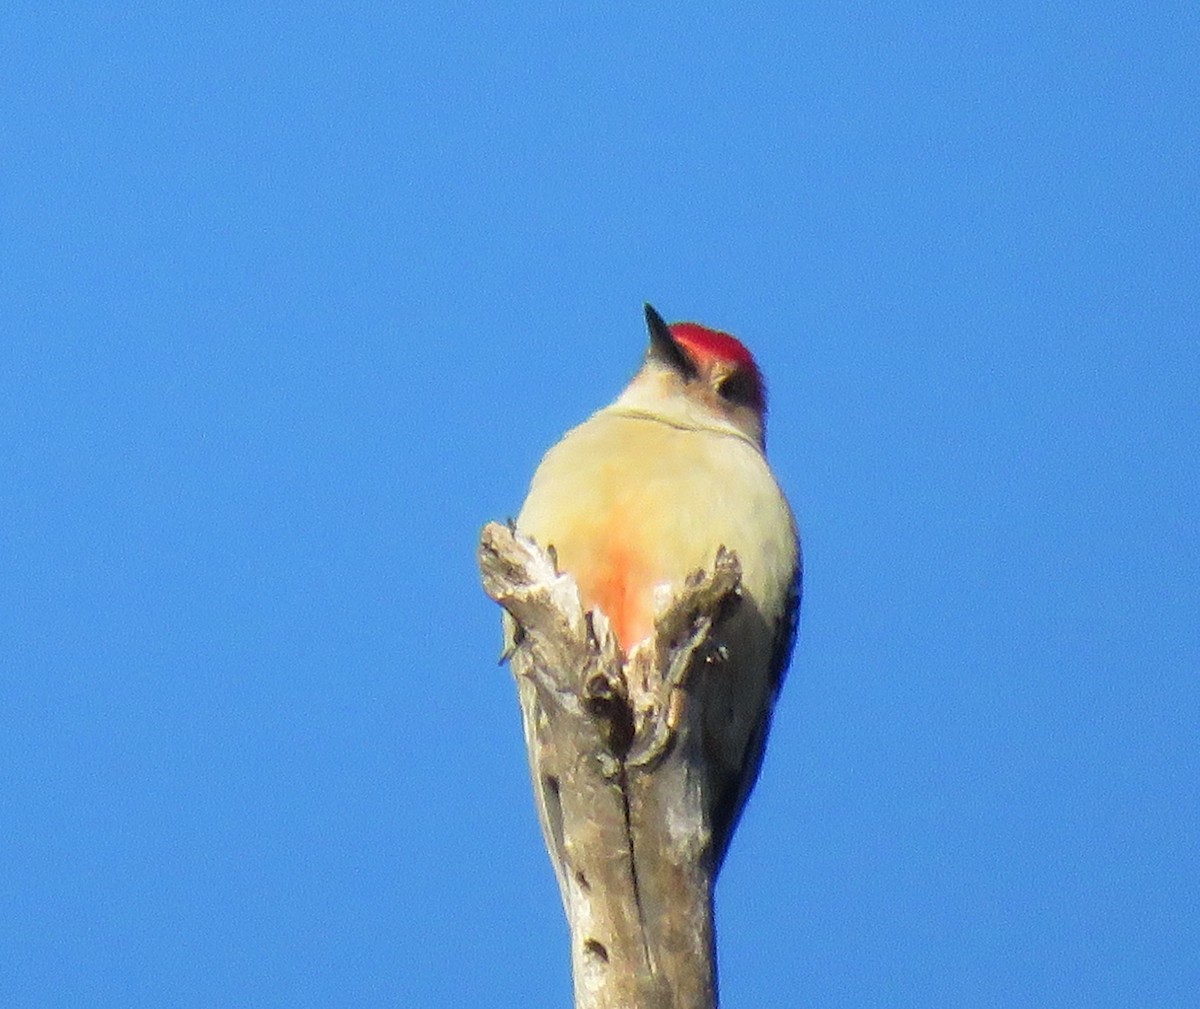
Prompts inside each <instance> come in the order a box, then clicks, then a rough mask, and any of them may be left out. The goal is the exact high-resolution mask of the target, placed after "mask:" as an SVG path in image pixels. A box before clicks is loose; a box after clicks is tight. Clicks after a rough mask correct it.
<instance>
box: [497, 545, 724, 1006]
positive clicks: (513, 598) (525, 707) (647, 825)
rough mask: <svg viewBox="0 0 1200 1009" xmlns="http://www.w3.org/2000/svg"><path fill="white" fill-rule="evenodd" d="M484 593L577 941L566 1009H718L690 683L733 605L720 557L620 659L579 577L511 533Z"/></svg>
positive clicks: (708, 859)
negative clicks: (498, 610)
mask: <svg viewBox="0 0 1200 1009" xmlns="http://www.w3.org/2000/svg"><path fill="white" fill-rule="evenodd" d="M479 563H480V568H481V571H482V573H483V584H484V589H485V590H486V592H487V593H488V595H490V596H491V597H492V598H493V599H495V600H496V601H497V602H498V603H500V604H501V605H502V606H503V607H504V609H505V610H506V611H507V613H508V616H509V618H510V619H509V620H508V621H507V627H508V632H509V644H508V648H507V650H506V657H507V658H509V660H510V661H511V664H512V669H513V673H514V675H515V677H516V680H517V686H518V692H519V696H520V700H521V710H522V714H523V717H524V722H525V734H526V746H527V749H528V753H529V764H530V770H531V773H532V777H533V785H534V794H535V797H536V799H537V804H538V812H539V817H540V819H541V823H542V830H543V833H544V835H545V838H546V847H547V849H548V851H549V853H550V857H551V860H552V862H553V863H554V869H555V873H556V874H557V876H558V884H559V889H560V891H561V893H562V900H563V907H564V909H565V911H566V916H567V922H568V925H569V927H570V932H571V966H572V972H573V976H574V983H575V1006H576V1009H715V1006H716V1004H717V985H716V968H715V957H714V954H715V949H714V937H713V914H712V912H713V905H712V891H713V884H714V882H715V878H714V877H715V872H716V866H715V865H714V856H713V851H712V832H711V829H710V825H709V823H708V822H707V814H706V813H705V808H706V806H705V803H704V801H703V781H704V767H703V749H702V746H701V732H700V729H699V726H700V725H701V723H702V717H701V712H699V711H698V710H697V709H698V702H697V700H696V695H697V693H698V691H696V689H695V688H696V686H697V683H698V678H699V677H703V676H707V675H720V674H721V673H722V672H723V669H722V668H721V661H720V658H721V656H720V654H719V649H718V648H717V647H716V646H714V645H710V644H708V639H709V631H710V629H711V628H712V627H713V625H714V623H715V622H716V621H718V620H719V619H720V618H721V617H722V616H723V615H724V614H726V613H727V612H728V608H729V607H731V606H734V605H736V604H737V602H738V600H739V598H740V588H739V586H740V569H739V566H738V562H737V558H736V557H735V556H734V555H733V554H731V553H728V552H725V551H722V552H721V553H720V554H719V555H718V557H717V559H716V563H715V565H714V568H713V570H712V571H708V572H696V574H695V575H694V576H693V577H692V578H691V579H689V581H688V584H687V585H686V586H685V587H684V589H683V590H682V591H681V592H680V593H679V594H678V596H677V597H676V598H675V599H674V600H673V601H672V602H671V603H670V605H669V606H668V607H666V609H665V610H664V612H663V614H662V616H661V617H660V618H659V620H658V621H657V624H656V628H655V635H654V638H653V639H652V640H651V641H650V642H647V643H644V644H642V645H640V646H638V648H636V649H635V650H634V652H633V654H632V655H631V656H625V655H623V654H622V653H621V649H620V647H619V646H618V644H617V641H616V638H615V637H614V635H613V633H612V631H611V629H610V628H609V625H608V620H607V618H606V617H605V616H604V615H603V614H601V613H599V612H591V613H586V614H585V613H584V611H583V608H582V606H581V604H580V599H579V592H578V589H577V587H576V585H575V582H574V580H573V579H572V578H571V577H570V576H568V575H565V574H562V573H560V572H559V571H558V570H557V568H556V565H555V562H554V558H553V556H552V555H551V554H547V553H545V552H544V551H542V550H541V549H540V548H539V547H537V545H535V544H534V543H533V542H532V541H530V540H528V539H525V538H523V537H521V536H520V535H518V534H516V533H515V532H514V531H513V530H512V529H511V528H509V527H506V526H503V525H498V524H496V523H492V524H489V525H488V526H487V527H486V528H485V529H484V530H483V536H482V540H481V542H480V547H479Z"/></svg>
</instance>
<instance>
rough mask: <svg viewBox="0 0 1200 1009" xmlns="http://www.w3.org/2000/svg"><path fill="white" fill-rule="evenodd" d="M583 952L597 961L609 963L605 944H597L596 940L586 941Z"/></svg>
mask: <svg viewBox="0 0 1200 1009" xmlns="http://www.w3.org/2000/svg"><path fill="white" fill-rule="evenodd" d="M583 950H584V952H585V953H587V955H588V956H594V957H595V958H596V959H597V960H602V961H603V962H604V963H608V950H606V949H605V948H604V944H603V943H601V942H597V941H596V940H595V939H585V940H584V941H583Z"/></svg>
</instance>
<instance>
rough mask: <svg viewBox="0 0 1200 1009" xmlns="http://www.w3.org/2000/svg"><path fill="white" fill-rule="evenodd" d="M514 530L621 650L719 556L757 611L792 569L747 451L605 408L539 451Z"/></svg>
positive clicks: (774, 503)
mask: <svg viewBox="0 0 1200 1009" xmlns="http://www.w3.org/2000/svg"><path fill="white" fill-rule="evenodd" d="M517 526H518V528H519V529H520V530H521V531H522V532H524V533H526V534H527V535H530V536H532V537H533V538H534V539H535V540H537V541H538V543H539V544H541V545H542V546H553V547H554V548H555V550H556V552H557V554H558V559H559V566H560V568H561V569H562V570H564V571H567V572H570V573H571V574H572V575H573V576H574V577H575V579H576V581H577V582H578V583H579V586H580V591H581V593H582V595H583V598H584V604H585V606H588V607H599V608H600V609H601V610H603V611H604V612H605V613H606V614H607V615H608V616H609V619H610V620H612V622H613V626H614V630H615V632H616V633H617V636H618V640H620V641H621V643H622V646H623V647H624V648H625V649H626V651H628V650H630V649H631V648H632V646H633V645H634V644H636V643H637V642H638V641H640V640H642V639H643V638H645V637H646V636H648V635H649V634H650V632H651V631H652V630H653V621H654V616H655V612H656V606H657V603H658V601H659V600H660V599H661V598H662V597H663V595H664V589H665V590H667V591H668V592H669V589H670V587H671V586H674V585H677V584H678V583H680V582H681V581H682V580H683V579H684V578H686V577H687V575H688V574H690V573H691V572H692V571H694V570H696V569H697V568H701V567H706V566H708V565H710V564H711V563H712V561H713V558H714V556H715V555H716V551H717V548H718V547H720V546H722V545H724V546H725V547H727V548H728V549H731V550H734V551H736V552H737V553H738V555H739V557H740V558H741V560H742V566H743V573H744V588H745V590H746V593H747V595H749V596H750V597H751V598H752V599H753V600H754V601H755V603H756V604H757V605H758V608H759V609H760V611H761V612H762V613H764V614H771V613H775V612H778V610H779V609H780V608H781V607H782V605H783V600H784V597H785V595H786V592H787V590H788V587H789V586H790V583H791V578H792V575H793V572H794V570H795V565H796V550H797V548H796V535H795V526H794V523H793V521H792V517H791V512H790V510H789V509H788V506H787V502H786V501H785V500H784V497H783V494H782V493H781V492H780V490H779V487H778V485H777V484H776V482H775V479H774V477H773V476H772V475H771V472H770V469H769V468H768V466H767V464H766V461H765V460H764V459H763V457H762V455H761V453H760V452H759V451H758V449H757V448H756V447H755V446H753V445H752V444H750V443H749V442H746V441H744V440H743V439H741V438H738V437H735V436H732V435H728V434H724V433H718V432H714V431H707V430H695V429H681V428H678V427H674V426H672V425H670V424H666V423H662V422H660V421H656V420H652V419H649V418H641V417H629V416H622V415H620V414H616V413H610V412H606V411H601V412H600V413H598V414H596V415H595V416H594V417H592V418H591V419H590V420H588V421H587V422H586V423H584V424H582V425H580V426H579V427H577V428H575V429H574V430H572V431H570V432H568V434H567V435H566V436H565V437H564V438H563V440H562V441H561V442H559V443H558V444H557V445H556V446H554V448H552V449H551V450H550V451H549V452H548V453H547V454H546V456H545V458H544V459H543V460H542V463H541V465H540V466H539V467H538V470H537V472H536V473H535V475H534V478H533V483H532V485H531V487H530V491H529V496H528V498H527V499H526V501H525V505H524V507H523V508H522V510H521V514H520V516H519V517H518V519H517Z"/></svg>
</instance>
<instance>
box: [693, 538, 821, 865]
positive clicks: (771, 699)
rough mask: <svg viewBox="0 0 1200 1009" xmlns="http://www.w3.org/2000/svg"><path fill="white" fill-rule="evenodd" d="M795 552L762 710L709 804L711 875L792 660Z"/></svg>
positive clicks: (799, 583) (796, 609) (738, 814)
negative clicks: (737, 763)
mask: <svg viewBox="0 0 1200 1009" xmlns="http://www.w3.org/2000/svg"><path fill="white" fill-rule="evenodd" d="M799 558H800V555H799V554H797V561H796V577H795V579H794V580H793V582H792V585H791V589H790V591H789V592H788V596H787V600H786V602H785V604H784V610H783V614H782V616H781V618H780V621H779V626H778V628H777V629H776V632H775V643H774V647H773V648H772V652H771V672H770V690H769V691H768V693H767V695H766V696H765V697H764V699H763V710H762V712H761V713H760V715H759V718H758V721H757V723H756V725H755V729H754V731H753V732H752V733H751V734H750V737H749V739H748V740H747V742H746V749H745V751H744V753H743V756H742V762H741V765H740V767H739V768H738V769H737V773H736V774H735V775H734V776H733V777H732V778H731V779H730V780H729V782H728V785H727V786H726V787H725V788H721V789H719V790H718V791H719V794H718V798H717V801H716V803H714V806H713V814H712V820H713V822H712V832H713V854H714V856H715V861H714V866H715V872H714V874H713V875H714V878H715V877H716V873H718V872H720V871H721V865H722V863H723V862H724V861H725V854H726V852H727V851H728V850H729V842H730V841H731V840H732V839H733V834H734V831H735V830H737V825H738V822H739V821H740V820H741V818H742V811H743V810H744V809H745V808H746V801H747V800H748V799H749V798H750V792H751V791H752V790H753V789H754V784H755V782H756V781H758V773H759V771H760V770H761V769H762V762H763V755H764V754H765V753H766V750H767V735H768V733H769V732H770V731H771V715H772V713H773V711H774V710H775V701H776V699H777V698H778V696H779V690H780V688H781V687H782V686H783V680H784V676H785V675H786V674H787V669H788V665H789V663H790V662H791V659H792V650H793V649H794V647H795V644H796V628H797V625H798V622H799V617H800V598H801V595H802V593H803V581H804V576H803V564H802V562H801V561H800V559H799Z"/></svg>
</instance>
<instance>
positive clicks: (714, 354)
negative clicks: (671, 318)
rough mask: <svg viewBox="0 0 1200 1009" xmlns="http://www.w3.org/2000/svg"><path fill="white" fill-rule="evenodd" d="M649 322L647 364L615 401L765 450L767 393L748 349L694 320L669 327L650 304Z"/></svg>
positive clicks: (673, 421)
mask: <svg viewBox="0 0 1200 1009" xmlns="http://www.w3.org/2000/svg"><path fill="white" fill-rule="evenodd" d="M646 324H647V326H648V327H649V329H650V346H649V348H648V349H647V351H646V359H645V362H644V363H643V365H642V369H641V371H639V372H638V373H637V375H636V376H635V377H634V379H633V381H632V382H631V383H630V384H629V387H628V388H627V389H626V390H625V392H624V393H622V395H621V397H620V399H618V400H617V403H616V405H617V406H619V407H622V408H625V409H633V410H636V411H637V412H639V413H646V414H649V415H652V416H654V417H656V418H659V419H661V420H663V421H665V422H667V423H673V424H679V425H680V426H682V427H696V428H703V429H710V430H717V431H728V432H729V433H732V434H739V435H741V436H742V437H744V438H747V439H749V440H750V441H752V442H753V443H754V444H756V445H758V446H759V447H760V448H762V447H763V446H764V444H765V441H766V416H767V391H766V386H765V384H764V383H763V377H762V373H761V372H760V371H759V370H758V365H757V364H755V363H754V357H753V356H752V355H751V353H750V351H748V350H747V349H746V348H745V346H744V345H743V344H742V343H741V342H740V341H739V340H737V339H736V338H734V337H732V336H730V335H729V334H728V333H722V332H720V331H719V330H716V329H708V328H706V327H705V326H700V325H697V324H696V323H694V322H677V323H675V324H673V325H670V326H668V325H667V324H666V323H665V322H664V321H663V318H662V316H661V315H659V314H658V313H657V312H656V311H655V310H654V309H653V308H652V307H651V306H650V305H647V306H646Z"/></svg>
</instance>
